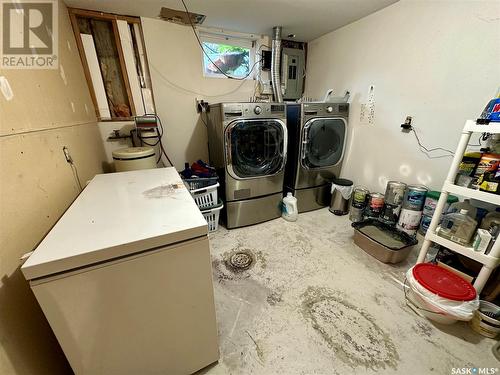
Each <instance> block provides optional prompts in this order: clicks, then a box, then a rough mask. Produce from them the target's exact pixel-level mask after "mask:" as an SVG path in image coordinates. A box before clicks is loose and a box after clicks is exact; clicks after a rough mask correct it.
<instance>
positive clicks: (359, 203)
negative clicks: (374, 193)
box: [351, 187, 370, 209]
mask: <svg viewBox="0 0 500 375" xmlns="http://www.w3.org/2000/svg"><path fill="white" fill-rule="evenodd" d="M369 194H370V192H369V191H368V189H365V188H363V187H356V188H354V192H353V194H352V203H351V205H352V207H355V208H363V209H364V208H366V203H367V201H368V195H369Z"/></svg>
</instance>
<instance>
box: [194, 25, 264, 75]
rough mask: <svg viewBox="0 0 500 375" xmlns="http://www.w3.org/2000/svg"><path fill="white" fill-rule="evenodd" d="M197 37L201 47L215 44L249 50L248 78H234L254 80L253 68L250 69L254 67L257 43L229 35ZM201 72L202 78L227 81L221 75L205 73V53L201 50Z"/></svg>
mask: <svg viewBox="0 0 500 375" xmlns="http://www.w3.org/2000/svg"><path fill="white" fill-rule="evenodd" d="M198 36H199V38H200V42H201V44H202V46H203V44H204V43H215V44H225V45H230V46H234V47H241V48H247V49H249V51H250V52H249V62H248V66H249V69H250V71H251V72H250V74H249V76H248V77H245V78H243V77H244V76H234V77H235V78H237V79H242V78H243V79H244V80H255V79H256V78H255V77H256V73H255V71H256V70H255V68H254V69H253V71H252V67H253V66H254V65H255V62H256V54H257V49H256V44H257V41H256V40H253V39H245V38H238V37H235V36H231V35H222V34H221V35H219V34H211V33H207V32H199V33H198ZM200 52H201V70H202V74H203V77H204V78H223V79H224V78H225V79H229V78H228V77H226V76H225V75H224V74H222V73H207V72H206V69H205V53H204V52H203V50H201V48H200Z"/></svg>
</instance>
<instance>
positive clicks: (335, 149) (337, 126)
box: [301, 118, 347, 169]
mask: <svg viewBox="0 0 500 375" xmlns="http://www.w3.org/2000/svg"><path fill="white" fill-rule="evenodd" d="M346 125H347V123H346V121H345V120H344V119H343V118H314V119H311V120H309V121H307V122H306V124H305V125H304V130H303V135H302V139H303V142H302V161H301V162H302V165H303V166H304V167H305V168H308V169H314V168H323V167H331V166H334V165H336V164H338V163H340V161H341V160H342V156H343V153H344V144H345V139H346V130H347V126H346Z"/></svg>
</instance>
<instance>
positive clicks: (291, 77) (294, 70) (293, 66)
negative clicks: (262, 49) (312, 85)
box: [281, 48, 305, 100]
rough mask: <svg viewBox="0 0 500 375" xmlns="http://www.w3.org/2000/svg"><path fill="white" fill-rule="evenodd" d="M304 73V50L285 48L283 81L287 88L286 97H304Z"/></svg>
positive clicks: (282, 68) (283, 52)
mask: <svg viewBox="0 0 500 375" xmlns="http://www.w3.org/2000/svg"><path fill="white" fill-rule="evenodd" d="M304 74H305V52H304V50H303V49H295V48H283V49H282V52H281V83H282V85H283V86H284V88H285V91H284V94H283V98H284V99H287V100H295V99H299V98H300V97H302V92H303V86H304Z"/></svg>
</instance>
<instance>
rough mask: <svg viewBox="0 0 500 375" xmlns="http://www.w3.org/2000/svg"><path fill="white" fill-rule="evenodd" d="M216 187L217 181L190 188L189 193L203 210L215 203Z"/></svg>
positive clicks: (217, 185)
mask: <svg viewBox="0 0 500 375" xmlns="http://www.w3.org/2000/svg"><path fill="white" fill-rule="evenodd" d="M218 187H219V183H218V182H217V183H216V184H215V185H211V186H207V187H203V188H201V189H194V190H190V192H191V195H192V196H193V198H194V201H195V202H196V204H197V205H198V207H199V208H200V210H204V209H207V208H210V207H214V206H216V205H217V188H218Z"/></svg>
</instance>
